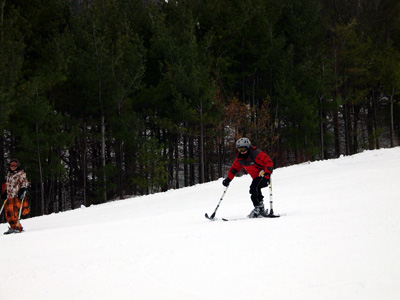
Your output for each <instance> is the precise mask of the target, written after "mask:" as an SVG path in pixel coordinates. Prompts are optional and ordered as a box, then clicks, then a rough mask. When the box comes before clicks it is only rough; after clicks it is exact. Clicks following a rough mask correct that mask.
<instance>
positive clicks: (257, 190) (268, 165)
mask: <svg viewBox="0 0 400 300" xmlns="http://www.w3.org/2000/svg"><path fill="white" fill-rule="evenodd" d="M236 149H237V151H238V152H237V155H236V158H235V160H234V162H233V164H232V166H231V167H230V169H229V172H228V176H227V177H226V178H225V179H224V180H223V181H222V184H223V185H224V186H226V187H227V186H228V185H229V184H230V182H231V181H232V179H233V178H234V177H235V175H236V174H237V173H239V172H240V170H241V169H242V168H243V169H245V170H246V172H247V173H249V174H250V176H251V178H253V181H252V183H251V185H250V195H251V196H250V198H251V201H252V202H253V205H254V209H253V210H252V211H251V212H250V214H249V215H248V217H249V218H258V217H266V216H267V215H266V213H265V208H264V202H263V199H264V196H263V194H262V193H261V189H262V188H265V187H267V186H268V185H269V184H270V178H271V173H272V168H273V163H272V160H271V159H270V158H269V156H268V155H267V154H266V153H265V152H263V151H261V150H260V149H257V148H256V147H254V146H252V145H251V143H250V140H249V139H248V138H245V137H242V138H240V139H238V140H237V141H236Z"/></svg>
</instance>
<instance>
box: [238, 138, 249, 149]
mask: <svg viewBox="0 0 400 300" xmlns="http://www.w3.org/2000/svg"><path fill="white" fill-rule="evenodd" d="M243 147H246V148H248V149H250V148H251V143H250V140H249V139H248V138H245V137H243V138H240V139H238V140H237V141H236V148H243Z"/></svg>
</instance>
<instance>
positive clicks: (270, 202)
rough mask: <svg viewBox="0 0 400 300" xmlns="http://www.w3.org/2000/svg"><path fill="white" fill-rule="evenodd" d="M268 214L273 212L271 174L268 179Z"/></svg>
mask: <svg viewBox="0 0 400 300" xmlns="http://www.w3.org/2000/svg"><path fill="white" fill-rule="evenodd" d="M269 214H270V215H273V214H274V209H273V208H272V176H271V178H270V179H269Z"/></svg>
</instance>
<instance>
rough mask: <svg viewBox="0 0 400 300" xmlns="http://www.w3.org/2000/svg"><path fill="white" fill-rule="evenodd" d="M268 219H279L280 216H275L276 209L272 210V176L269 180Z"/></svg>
mask: <svg viewBox="0 0 400 300" xmlns="http://www.w3.org/2000/svg"><path fill="white" fill-rule="evenodd" d="M267 216H268V218H279V217H280V215H274V209H273V208H272V176H271V178H270V180H269V214H268V215H267Z"/></svg>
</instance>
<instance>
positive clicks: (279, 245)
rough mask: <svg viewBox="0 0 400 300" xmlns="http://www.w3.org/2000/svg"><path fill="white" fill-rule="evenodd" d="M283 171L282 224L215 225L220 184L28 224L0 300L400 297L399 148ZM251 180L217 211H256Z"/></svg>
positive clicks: (237, 214) (4, 255) (278, 193)
mask: <svg viewBox="0 0 400 300" xmlns="http://www.w3.org/2000/svg"><path fill="white" fill-rule="evenodd" d="M28 177H29V174H28ZM272 178H273V200H274V211H275V213H277V214H279V213H281V214H285V215H284V216H282V217H280V218H276V219H244V220H239V221H237V222H236V221H235V222H223V221H221V220H219V221H217V222H212V221H209V220H207V219H206V218H205V217H204V214H205V213H208V214H209V215H210V214H212V213H213V211H214V209H215V207H216V205H217V204H218V201H219V198H220V197H221V194H222V192H223V186H222V184H221V183H222V179H219V180H217V181H215V182H210V183H206V184H201V185H196V186H193V187H188V188H182V189H179V190H171V191H168V192H165V193H158V194H154V195H148V196H143V197H136V198H131V199H126V200H122V201H114V202H109V203H106V204H102V205H97V206H91V207H88V208H84V207H82V208H80V209H76V210H73V211H68V212H63V213H58V214H51V215H47V216H41V217H35V218H31V219H27V220H22V224H23V226H24V228H25V230H26V231H25V232H24V233H22V234H13V235H8V236H5V235H2V236H0V256H1V267H0V275H1V276H0V278H1V280H0V300H3V299H4V300H6V299H15V300H47V299H48V300H50V299H51V300H54V299H58V300H72V299H77V300H88V299H93V300H94V299H96V300H102V299H107V300H109V299H118V300H125V299H126V300H132V299H139V300H141V299H144V300H146V299H151V300H157V299H160V300H164V299H165V300H167V299H168V300H169V299H177V300H186V299H189V300H191V299H193V300H198V299H204V300H210V299H229V300H235V299H240V300H241V299H245V300H252V299H255V300H256V299H284V300H286V299H288V300H303V299H304V300H314V299H315V300H320V299H324V300H330V299H332V300H337V299H340V300H354V299H360V300H375V299H376V300H382V299H384V300H397V299H400V285H399V283H398V282H399V279H398V278H399V277H400V255H399V253H400V252H399V250H398V249H399V247H400V219H399V216H400V192H399V188H398V183H399V182H400V148H399V147H397V148H393V149H381V150H375V151H365V152H363V153H360V154H357V155H354V156H348V157H340V158H338V159H333V160H324V161H317V162H312V163H303V164H300V165H295V166H290V167H285V168H279V169H276V170H275V171H274V173H273V177H272ZM250 182H251V178H250V177H249V176H248V175H245V176H241V177H237V178H235V179H234V180H233V181H232V182H231V185H230V187H229V189H228V191H227V193H226V195H225V197H224V199H223V201H222V202H221V205H220V207H219V209H218V211H217V214H216V218H227V219H235V218H242V217H244V216H246V215H247V214H248V213H249V212H250V210H251V209H252V204H251V201H250V197H249V194H248V190H249V185H250ZM263 193H264V195H265V205H266V207H268V206H269V203H268V195H269V192H268V188H266V189H264V190H263ZM0 230H3V231H6V230H7V224H1V225H0ZM3 231H2V232H3ZM17 284H21V287H18V286H17Z"/></svg>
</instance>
